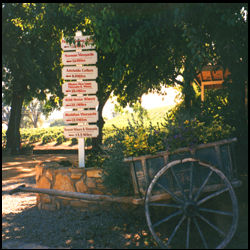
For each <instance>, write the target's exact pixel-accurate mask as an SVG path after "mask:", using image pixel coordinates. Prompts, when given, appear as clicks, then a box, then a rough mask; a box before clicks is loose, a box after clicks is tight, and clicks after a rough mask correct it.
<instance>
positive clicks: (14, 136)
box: [6, 91, 24, 154]
mask: <svg viewBox="0 0 250 250" xmlns="http://www.w3.org/2000/svg"><path fill="white" fill-rule="evenodd" d="M23 101H24V96H23V93H22V92H19V93H18V92H17V91H14V92H13V96H12V102H11V113H10V119H9V123H8V130H7V133H6V136H7V143H6V148H7V151H8V152H10V153H11V154H17V153H19V152H20V144H21V136H20V131H19V128H20V122H21V113H22V106H23Z"/></svg>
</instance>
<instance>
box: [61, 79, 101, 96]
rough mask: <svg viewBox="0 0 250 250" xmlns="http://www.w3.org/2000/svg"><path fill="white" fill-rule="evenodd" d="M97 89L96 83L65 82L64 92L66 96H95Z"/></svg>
mask: <svg viewBox="0 0 250 250" xmlns="http://www.w3.org/2000/svg"><path fill="white" fill-rule="evenodd" d="M97 89H98V86H97V83H96V82H95V81H84V82H79V81H78V82H65V83H64V84H63V86H62V91H63V93H64V94H66V95H75V94H95V93H96V92H97Z"/></svg>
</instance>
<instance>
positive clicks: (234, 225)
mask: <svg viewBox="0 0 250 250" xmlns="http://www.w3.org/2000/svg"><path fill="white" fill-rule="evenodd" d="M186 162H197V163H198V164H200V165H201V166H204V167H208V168H210V170H211V171H213V172H215V173H216V174H217V175H218V176H219V177H220V178H221V179H222V180H223V181H224V183H225V184H226V186H227V187H228V192H229V194H230V198H231V201H232V209H233V218H232V224H231V227H230V230H229V232H228V233H227V235H226V237H225V238H224V240H223V241H222V242H220V244H219V245H217V247H216V249H221V248H224V247H225V246H226V245H227V244H228V243H229V242H230V240H231V239H232V237H233V235H234V234H235V231H236V228H237V224H238V202H237V198H236V195H235V192H234V190H233V187H232V185H231V183H230V181H229V180H228V179H227V177H226V176H225V175H224V174H223V172H222V171H220V170H219V169H217V168H215V167H214V166H212V165H210V164H207V163H204V162H201V161H199V160H197V159H193V158H186V159H183V160H176V161H172V162H170V163H168V164H167V165H165V166H164V167H163V168H162V169H160V171H158V173H157V174H156V175H155V176H154V178H153V180H152V181H151V183H150V185H149V186H148V189H147V192H146V194H145V214H146V220H147V224H148V227H149V229H150V232H151V234H152V235H153V237H154V239H155V240H156V242H157V243H158V244H159V246H160V247H161V248H168V247H166V246H165V245H164V244H163V242H162V240H161V239H160V238H159V237H158V236H157V235H156V233H155V231H154V229H153V227H152V223H151V218H150V211H149V199H150V196H151V192H152V189H153V187H154V185H155V184H156V182H157V180H158V179H159V178H160V176H161V175H163V174H164V173H165V172H166V171H167V170H169V169H170V168H171V167H172V166H175V165H177V164H182V163H186ZM185 219H187V217H185V216H183V217H182V219H181V220H185Z"/></svg>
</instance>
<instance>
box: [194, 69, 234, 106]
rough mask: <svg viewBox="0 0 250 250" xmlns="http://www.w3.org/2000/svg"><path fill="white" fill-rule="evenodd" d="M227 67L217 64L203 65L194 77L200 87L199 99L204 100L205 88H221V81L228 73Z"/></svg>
mask: <svg viewBox="0 0 250 250" xmlns="http://www.w3.org/2000/svg"><path fill="white" fill-rule="evenodd" d="M230 74H231V73H230V72H229V70H228V69H225V70H224V69H223V67H219V66H205V67H203V68H202V70H201V72H200V73H199V74H198V75H197V76H196V78H195V79H194V80H195V82H196V83H197V84H198V85H199V86H200V88H201V100H202V101H204V94H205V93H204V92H205V89H218V88H222V83H223V82H224V80H225V79H226V78H227V77H228V76H229V75H230Z"/></svg>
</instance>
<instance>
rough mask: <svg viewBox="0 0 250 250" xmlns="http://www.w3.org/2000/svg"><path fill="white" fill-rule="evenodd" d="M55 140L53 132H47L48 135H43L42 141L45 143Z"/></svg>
mask: <svg viewBox="0 0 250 250" xmlns="http://www.w3.org/2000/svg"><path fill="white" fill-rule="evenodd" d="M53 140H54V136H53V134H46V135H43V137H42V143H43V144H46V143H49V142H52V141H53Z"/></svg>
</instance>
